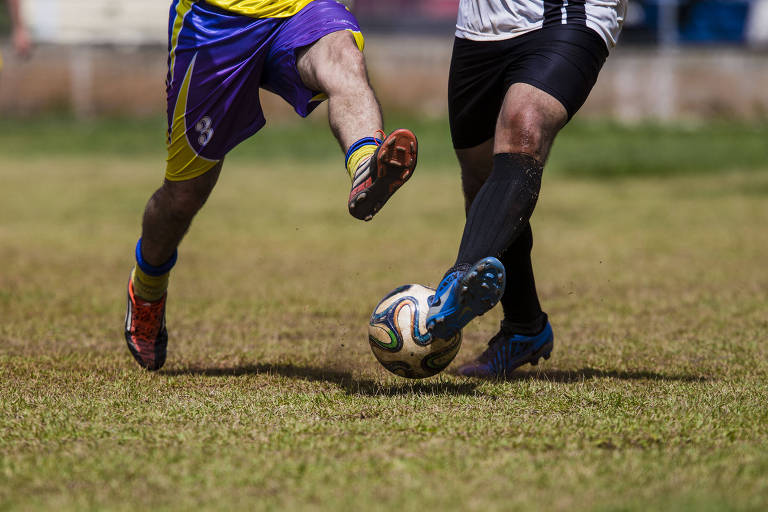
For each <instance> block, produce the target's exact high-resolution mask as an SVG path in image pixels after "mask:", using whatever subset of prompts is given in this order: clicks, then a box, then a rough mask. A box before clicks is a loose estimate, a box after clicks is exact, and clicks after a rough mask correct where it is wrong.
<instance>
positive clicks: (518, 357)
mask: <svg viewBox="0 0 768 512" xmlns="http://www.w3.org/2000/svg"><path fill="white" fill-rule="evenodd" d="M554 343H555V336H554V333H553V332H552V326H551V325H550V324H549V322H547V325H546V326H544V329H543V330H542V331H541V332H540V333H539V334H537V335H536V336H523V335H521V334H514V333H512V332H510V330H509V328H507V327H505V324H504V321H502V322H501V329H500V330H499V332H498V333H497V334H496V335H495V336H494V337H493V338H491V340H490V341H489V342H488V348H487V349H485V351H484V352H483V353H482V354H480V357H478V358H477V359H475V360H474V361H472V362H470V363H467V364H465V365H463V366H461V367H459V370H458V373H459V374H460V375H464V376H466V377H486V378H488V377H491V378H494V377H495V378H498V377H502V378H503V377H508V376H509V375H510V374H511V373H512V371H513V370H515V369H516V368H519V367H520V366H522V365H524V364H526V363H531V364H532V365H534V366H535V365H537V364H539V358H542V357H543V358H544V359H549V356H550V355H551V354H552V347H553V346H554Z"/></svg>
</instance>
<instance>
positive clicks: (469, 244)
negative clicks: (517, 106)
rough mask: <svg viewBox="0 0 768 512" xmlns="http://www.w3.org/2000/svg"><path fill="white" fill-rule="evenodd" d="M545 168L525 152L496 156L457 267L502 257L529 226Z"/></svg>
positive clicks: (472, 211)
mask: <svg viewBox="0 0 768 512" xmlns="http://www.w3.org/2000/svg"><path fill="white" fill-rule="evenodd" d="M542 172H543V167H542V165H541V163H540V162H538V161H537V160H536V159H535V158H533V157H531V156H528V155H524V154H522V153H502V154H499V155H494V157H493V170H492V171H491V175H490V176H489V177H488V179H487V180H486V182H485V183H484V184H483V186H482V187H481V188H480V192H478V194H477V196H476V197H475V200H474V201H473V202H472V206H471V207H470V209H469V214H468V215H467V222H466V224H465V225H464V235H463V236H462V238H461V245H460V246H459V254H458V256H457V258H456V266H459V265H463V264H470V265H471V264H473V263H475V262H476V261H477V260H479V259H481V258H485V257H487V256H496V257H499V256H501V254H502V253H503V252H504V251H505V250H506V249H507V247H509V246H510V245H511V244H512V243H513V242H514V241H515V239H516V238H517V236H518V235H519V234H520V233H521V231H522V230H523V229H525V227H526V226H527V225H528V219H530V217H531V214H532V213H533V209H534V207H535V206H536V200H537V199H538V197H539V189H540V188H541V174H542Z"/></svg>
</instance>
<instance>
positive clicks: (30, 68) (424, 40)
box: [0, 0, 768, 121]
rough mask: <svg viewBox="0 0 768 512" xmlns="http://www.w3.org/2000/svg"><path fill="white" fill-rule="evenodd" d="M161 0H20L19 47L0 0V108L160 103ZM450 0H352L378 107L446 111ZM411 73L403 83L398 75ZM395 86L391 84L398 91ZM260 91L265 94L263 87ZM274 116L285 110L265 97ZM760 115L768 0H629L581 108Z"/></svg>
mask: <svg viewBox="0 0 768 512" xmlns="http://www.w3.org/2000/svg"><path fill="white" fill-rule="evenodd" d="M167 4H168V2H163V1H158V0H132V1H130V2H116V1H114V0H88V1H86V0H21V7H22V13H23V17H24V23H25V25H26V26H27V28H28V31H29V34H30V37H31V40H32V42H33V44H34V48H33V51H32V54H31V57H30V58H20V57H19V56H18V55H17V54H16V53H15V52H14V51H13V47H12V44H11V39H10V20H9V15H8V12H7V9H6V8H5V5H2V4H0V5H2V8H0V35H2V39H0V41H2V42H1V43H0V44H1V45H2V46H1V47H0V48H1V49H2V55H3V58H4V59H3V60H4V64H3V69H2V72H0V116H3V117H9V116H10V117H18V116H34V115H38V114H41V113H50V112H57V113H71V114H73V115H74V116H76V117H80V118H87V117H94V116H104V115H108V116H138V117H142V116H152V115H155V116H156V115H159V114H161V113H162V112H163V111H164V108H165V89H164V80H165V66H166V60H165V52H166V45H167V18H168V12H167V10H168V5H167ZM457 5H458V0H389V1H386V2H381V1H377V0H355V1H354V2H353V3H352V9H353V11H354V12H355V13H356V15H357V16H358V18H359V20H360V22H361V25H362V27H363V30H364V33H365V35H366V39H367V48H366V54H367V58H368V62H369V68H370V70H371V78H372V81H373V82H374V85H375V87H376V89H377V92H378V94H379V96H380V99H381V101H382V103H383V104H384V106H385V108H386V109H391V110H394V111H407V112H411V113H418V114H420V115H425V116H430V117H444V116H445V115H446V95H447V89H446V81H447V73H448V62H449V56H450V49H451V39H452V35H453V29H454V22H455V16H456V9H457ZM404 82H405V83H414V84H419V85H418V87H406V88H405V90H406V92H405V93H402V91H403V89H404V88H403V87H402V84H403V83H404ZM397 91H400V92H397ZM267 96H268V95H267ZM265 103H266V105H265V109H266V110H267V113H268V116H270V119H271V120H273V119H275V118H278V119H279V118H282V117H284V116H292V115H293V114H292V113H291V112H290V109H289V108H286V107H285V106H284V105H282V103H281V102H279V101H275V100H274V98H269V97H268V98H266V100H265ZM590 116H591V117H600V118H606V117H607V118H611V119H617V120H620V121H642V120H662V121H668V120H674V119H713V118H716V119H737V120H749V121H754V120H764V119H765V118H766V117H767V116H768V0H642V1H641V0H631V1H630V2H629V11H628V14H627V20H626V23H625V25H624V30H623V33H622V35H621V40H620V43H619V47H618V48H617V49H616V50H615V51H614V53H613V54H612V56H611V57H610V58H609V60H608V63H607V64H606V67H605V69H604V71H603V73H602V75H601V77H600V79H599V80H598V84H597V86H596V88H595V90H594V91H593V93H592V95H591V97H590V99H589V101H588V102H587V104H586V105H585V106H584V108H583V109H582V113H581V114H580V117H585V118H586V117H590Z"/></svg>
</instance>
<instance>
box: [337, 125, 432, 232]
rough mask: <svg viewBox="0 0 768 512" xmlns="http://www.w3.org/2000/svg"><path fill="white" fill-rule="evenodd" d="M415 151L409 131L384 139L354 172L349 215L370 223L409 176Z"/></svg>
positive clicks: (412, 167)
mask: <svg viewBox="0 0 768 512" xmlns="http://www.w3.org/2000/svg"><path fill="white" fill-rule="evenodd" d="M418 150H419V145H418V142H417V141H416V136H415V135H414V134H413V133H412V132H411V131H410V130H406V129H404V128H401V129H399V130H395V131H393V132H392V133H390V134H389V135H387V136H386V137H384V140H382V141H381V144H379V146H378V147H377V148H376V151H375V152H374V153H373V155H372V156H371V158H369V159H368V160H367V161H366V162H365V163H363V164H362V165H360V167H359V168H358V169H357V170H356V171H355V176H354V178H353V179H352V190H351V191H350V193H349V203H348V206H349V213H350V214H351V215H352V216H353V217H355V218H357V219H361V220H371V219H372V218H373V216H374V215H376V213H377V212H378V211H379V210H381V208H382V206H384V203H386V202H387V201H388V200H389V198H390V197H392V195H393V194H394V193H395V192H396V191H397V189H399V188H400V187H401V186H403V184H404V183H405V182H406V181H408V178H410V177H411V175H413V171H414V169H415V168H416V159H417V156H418Z"/></svg>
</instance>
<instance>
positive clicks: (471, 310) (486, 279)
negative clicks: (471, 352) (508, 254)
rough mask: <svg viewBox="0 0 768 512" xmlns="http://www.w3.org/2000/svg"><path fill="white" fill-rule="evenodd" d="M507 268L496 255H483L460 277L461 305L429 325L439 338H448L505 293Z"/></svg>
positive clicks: (490, 306)
mask: <svg viewBox="0 0 768 512" xmlns="http://www.w3.org/2000/svg"><path fill="white" fill-rule="evenodd" d="M505 284H506V276H505V275H504V267H503V266H502V265H501V262H499V260H497V259H496V258H484V259H482V260H480V261H479V262H477V263H476V264H475V265H473V266H472V267H471V268H470V269H469V270H468V271H467V273H466V274H465V275H464V276H463V277H462V278H461V281H460V282H459V283H458V286H459V300H458V307H457V308H453V309H451V310H449V311H446V312H445V314H443V315H441V316H438V317H435V318H430V319H429V323H428V325H427V328H428V329H429V330H430V331H431V332H432V335H433V336H435V337H437V338H442V339H448V338H450V337H451V336H453V335H455V334H456V333H457V332H459V331H460V330H461V329H463V328H464V326H466V325H467V324H468V323H469V322H471V321H472V320H473V319H474V318H476V317H478V316H482V315H484V314H485V313H486V312H487V311H489V310H490V309H491V308H493V306H495V305H496V303H497V302H499V299H501V296H502V294H503V293H504V285H505Z"/></svg>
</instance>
